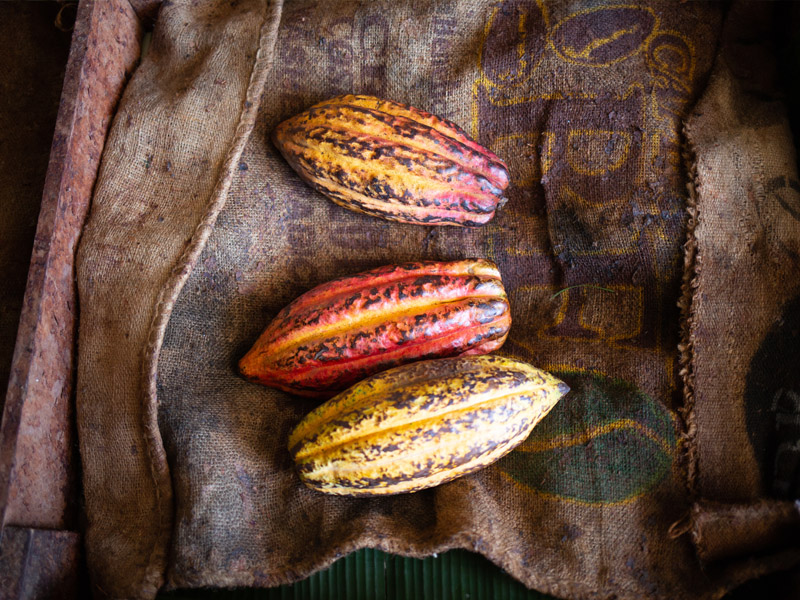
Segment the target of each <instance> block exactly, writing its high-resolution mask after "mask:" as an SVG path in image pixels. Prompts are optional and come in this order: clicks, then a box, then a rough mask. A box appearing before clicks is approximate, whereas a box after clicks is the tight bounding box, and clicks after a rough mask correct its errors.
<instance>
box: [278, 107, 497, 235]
mask: <svg viewBox="0 0 800 600" xmlns="http://www.w3.org/2000/svg"><path fill="white" fill-rule="evenodd" d="M272 138H273V142H274V143H275V145H276V146H277V148H278V149H279V150H280V152H281V154H283V156H284V158H286V160H287V162H288V163H289V164H290V165H291V166H292V168H293V169H294V170H295V171H297V173H298V174H299V175H300V177H301V178H302V179H303V180H305V181H306V182H307V183H308V184H309V185H311V186H312V187H313V188H315V189H316V190H318V191H319V192H321V193H322V194H324V195H325V196H327V197H328V198H330V199H331V200H332V201H333V202H335V203H337V204H339V205H341V206H343V207H345V208H348V209H350V210H354V211H357V212H361V213H365V214H369V215H373V216H376V217H381V218H384V219H388V220H391V221H400V222H403V223H418V224H422V225H459V226H477V225H483V224H484V223H486V222H488V221H489V220H490V219H491V218H492V217H494V214H495V210H497V208H499V207H501V206H502V205H503V204H505V202H506V199H505V197H504V196H503V193H504V191H505V189H506V187H507V186H508V182H509V177H508V168H507V167H506V164H505V163H504V162H503V161H502V160H501V159H500V158H499V157H497V156H496V155H495V154H494V153H493V152H491V151H490V150H488V149H486V148H484V147H483V146H481V145H480V144H478V143H476V142H475V141H474V140H472V139H470V138H469V136H467V134H466V133H464V131H463V130H462V129H461V128H459V127H458V126H457V125H455V124H454V123H451V122H449V121H447V120H445V119H441V118H439V117H436V116H434V115H431V114H429V113H427V112H425V111H422V110H419V109H416V108H413V107H410V106H406V105H403V104H399V103H397V102H391V101H388V100H382V99H380V98H375V97H373V96H353V95H348V96H339V97H336V98H332V99H330V100H326V101H324V102H320V103H319V104H316V105H314V106H312V107H311V108H309V109H308V110H307V111H305V112H303V113H300V114H299V115H296V116H294V117H291V118H290V119H287V120H286V121H284V122H282V123H281V124H280V125H278V127H277V128H276V129H275V131H274V132H273V136H272Z"/></svg>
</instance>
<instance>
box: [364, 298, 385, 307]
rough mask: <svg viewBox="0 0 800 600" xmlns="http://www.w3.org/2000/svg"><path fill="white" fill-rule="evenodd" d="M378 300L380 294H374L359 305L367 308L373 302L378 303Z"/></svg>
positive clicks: (379, 299)
mask: <svg viewBox="0 0 800 600" xmlns="http://www.w3.org/2000/svg"><path fill="white" fill-rule="evenodd" d="M380 301H381V297H380V296H376V297H374V298H370V299H369V300H367V301H366V302H364V304H362V305H361V307H362V308H369V307H370V306H372V305H373V304H378V303H379V302H380Z"/></svg>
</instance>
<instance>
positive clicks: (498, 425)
mask: <svg viewBox="0 0 800 600" xmlns="http://www.w3.org/2000/svg"><path fill="white" fill-rule="evenodd" d="M567 391H569V388H568V387H567V385H566V384H564V383H563V382H561V381H560V380H558V379H556V378H555V377H553V376H552V375H550V374H549V373H546V372H544V371H541V370H539V369H537V368H535V367H532V366H531V365H529V364H526V363H523V362H520V361H516V360H511V359H508V358H502V357H498V356H475V357H457V358H445V359H438V360H429V361H422V362H417V363H413V364H410V365H404V366H402V367H397V368H394V369H390V370H388V371H384V372H382V373H379V374H377V375H374V376H372V377H370V378H368V379H366V380H364V381H362V382H360V383H358V384H356V385H354V386H353V387H351V388H350V389H348V390H346V391H345V392H343V393H341V394H339V395H338V396H336V397H335V398H332V399H330V400H329V401H327V402H326V403H324V404H322V405H321V406H319V407H318V408H317V409H316V410H314V411H312V412H311V413H309V414H308V415H307V416H306V417H305V418H304V419H303V420H302V421H301V422H300V423H299V424H298V425H297V427H296V428H295V429H294V430H293V431H292V433H291V434H290V436H289V452H290V453H291V455H292V458H293V459H294V461H295V464H296V466H297V470H298V473H299V475H300V478H301V479H302V480H303V482H304V483H305V484H306V485H307V486H309V487H311V488H313V489H315V490H319V491H321V492H326V493H329V494H338V495H346V496H376V495H385V494H398V493H403V492H414V491H417V490H421V489H424V488H428V487H432V486H435V485H439V484H441V483H444V482H446V481H450V480H452V479H455V478H456V477H461V476H462V475H466V474H468V473H473V472H475V471H477V470H478V469H481V468H483V467H486V466H488V465H489V464H491V463H493V462H494V461H496V460H498V459H499V458H501V457H502V456H504V455H505V454H507V453H508V452H510V451H511V450H513V449H514V447H515V446H517V445H518V444H520V443H521V442H523V441H524V440H525V438H527V437H528V435H529V434H530V432H531V430H532V429H533V427H534V426H535V425H536V424H537V423H538V422H539V421H540V420H541V419H542V418H543V417H544V416H545V415H546V414H547V413H548V412H549V411H550V409H551V408H553V406H554V405H555V404H556V402H557V401H558V399H559V398H560V397H561V396H563V395H564V394H565V393H566V392H567Z"/></svg>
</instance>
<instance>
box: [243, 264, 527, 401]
mask: <svg viewBox="0 0 800 600" xmlns="http://www.w3.org/2000/svg"><path fill="white" fill-rule="evenodd" d="M510 327H511V313H510V310H509V305H508V299H507V297H506V292H505V289H504V288H503V283H502V281H501V279H500V273H499V271H498V270H497V267H496V266H495V265H494V264H493V263H491V262H489V261H487V260H482V259H475V260H460V261H455V262H415V263H406V264H400V265H389V266H384V267H379V268H377V269H372V270H371V271H366V272H363V273H358V274H357V275H351V276H348V277H342V278H340V279H336V280H333V281H329V282H327V283H324V284H322V285H320V286H318V287H316V288H314V289H312V290H310V291H308V292H306V293H305V294H303V295H302V296H300V297H299V298H297V299H296V300H295V301H294V302H292V303H291V304H289V305H288V306H287V307H286V308H284V309H283V310H282V311H281V312H280V313H278V315H277V316H276V317H275V319H274V320H273V321H272V322H271V323H270V324H269V325H268V326H267V328H266V329H265V330H264V332H263V333H262V334H261V336H260V337H259V338H258V340H257V341H256V343H255V344H254V346H253V347H252V348H251V349H250V351H249V352H248V353H247V354H246V355H245V356H244V357H243V358H242V359H241V360H240V361H239V370H240V372H241V373H242V375H243V376H244V377H246V378H247V379H249V380H251V381H255V382H257V383H261V384H264V385H267V386H270V387H275V388H278V389H282V390H285V391H287V392H291V393H295V394H299V395H304V396H311V397H319V398H330V397H331V396H334V395H335V394H337V393H339V392H340V391H342V390H344V389H346V388H347V387H348V386H350V385H351V384H353V383H355V382H356V381H359V380H360V379H363V378H364V377H367V376H368V375H372V374H373V373H377V372H379V371H382V370H385V369H388V368H391V367H395V366H398V365H401V364H405V363H408V362H411V361H416V360H422V359H427V358H439V357H446V356H457V355H462V354H485V353H488V352H491V351H492V350H495V349H497V348H499V347H500V346H501V345H502V344H503V342H504V341H505V339H506V336H507V335H508V330H509V328H510Z"/></svg>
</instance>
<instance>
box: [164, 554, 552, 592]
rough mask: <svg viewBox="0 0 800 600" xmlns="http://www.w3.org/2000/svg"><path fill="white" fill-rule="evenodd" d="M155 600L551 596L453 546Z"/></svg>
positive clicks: (357, 558)
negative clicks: (262, 585) (284, 581)
mask: <svg viewBox="0 0 800 600" xmlns="http://www.w3.org/2000/svg"><path fill="white" fill-rule="evenodd" d="M158 598H159V600H184V599H185V600H189V599H192V600H198V599H203V600H205V599H214V600H251V599H252V600H255V599H258V600H332V599H342V600H395V599H396V600H462V599H464V600H467V599H469V600H483V599H486V600H553V599H552V598H551V596H546V595H544V594H540V593H539V592H534V591H532V590H529V589H527V588H526V587H525V586H524V585H522V584H521V583H519V582H518V581H516V580H515V579H513V578H512V577H511V576H510V575H508V574H507V573H505V572H503V571H502V570H500V569H499V568H497V567H496V566H495V565H493V564H492V563H491V562H489V561H488V560H486V559H485V558H484V557H482V556H480V555H479V554H474V553H472V552H467V551H466V550H451V551H449V552H445V553H443V554H440V555H438V556H431V557H429V558H424V559H416V558H404V557H402V556H395V555H393V554H387V553H385V552H381V551H379V550H370V549H365V550H359V551H358V552H354V553H352V554H349V555H347V556H345V557H344V558H342V559H340V560H338V561H336V562H335V563H333V564H332V565H331V566H330V568H328V569H326V570H324V571H320V572H319V573H316V574H314V575H312V576H311V577H309V578H308V579H305V580H303V581H300V582H298V583H296V584H294V585H284V586H281V587H277V588H270V589H241V590H178V591H174V592H169V593H165V594H160V595H159V596H158Z"/></svg>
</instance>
